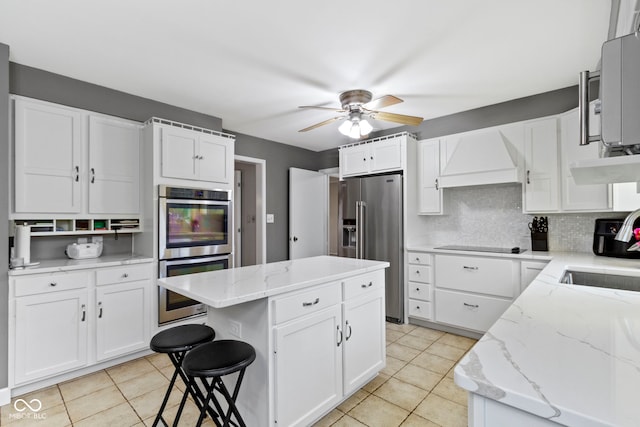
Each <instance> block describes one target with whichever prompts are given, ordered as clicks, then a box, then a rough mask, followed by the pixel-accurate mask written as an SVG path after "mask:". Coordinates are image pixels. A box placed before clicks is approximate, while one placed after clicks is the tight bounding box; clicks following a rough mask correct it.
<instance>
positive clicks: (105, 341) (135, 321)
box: [96, 280, 150, 361]
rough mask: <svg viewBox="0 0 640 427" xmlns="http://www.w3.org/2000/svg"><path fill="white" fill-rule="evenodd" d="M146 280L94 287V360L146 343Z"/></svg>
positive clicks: (129, 351) (138, 347) (138, 348)
mask: <svg viewBox="0 0 640 427" xmlns="http://www.w3.org/2000/svg"><path fill="white" fill-rule="evenodd" d="M148 283H149V282H148V281H145V280H141V281H138V282H129V283H119V284H115V285H107V286H100V287H98V288H97V289H96V317H97V319H96V360H98V361H101V360H105V359H109V358H113V357H116V356H120V355H122V354H126V353H131V352H133V351H136V350H141V349H144V348H147V347H148V345H149V344H148V342H147V340H148V336H149V321H148V319H149V310H150V306H149V303H148V300H149V298H148V295H147V293H148V292H149V291H148V288H149V286H148Z"/></svg>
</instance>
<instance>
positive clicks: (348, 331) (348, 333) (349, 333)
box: [344, 320, 351, 341]
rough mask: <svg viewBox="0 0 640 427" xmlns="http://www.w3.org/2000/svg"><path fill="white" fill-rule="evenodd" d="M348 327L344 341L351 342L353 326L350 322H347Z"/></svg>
mask: <svg viewBox="0 0 640 427" xmlns="http://www.w3.org/2000/svg"><path fill="white" fill-rule="evenodd" d="M346 325H347V336H346V338H345V339H344V340H345V341H349V338H351V325H350V324H349V321H348V320H347V322H346Z"/></svg>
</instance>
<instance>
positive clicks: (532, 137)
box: [523, 117, 560, 213]
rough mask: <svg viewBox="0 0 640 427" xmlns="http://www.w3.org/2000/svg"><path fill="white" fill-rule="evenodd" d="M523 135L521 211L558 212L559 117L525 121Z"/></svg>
mask: <svg viewBox="0 0 640 427" xmlns="http://www.w3.org/2000/svg"><path fill="white" fill-rule="evenodd" d="M524 129H525V138H524V148H525V154H524V158H525V178H524V179H525V182H524V184H523V192H524V203H523V204H524V206H523V210H524V212H532V213H537V212H557V211H558V210H559V208H560V194H559V185H558V183H559V180H558V178H559V176H558V175H559V172H558V119H557V118H556V117H551V118H546V119H541V120H535V121H531V122H527V123H525V125H524Z"/></svg>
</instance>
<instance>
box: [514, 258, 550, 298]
mask: <svg viewBox="0 0 640 427" xmlns="http://www.w3.org/2000/svg"><path fill="white" fill-rule="evenodd" d="M546 265H547V263H546V262H542V261H522V262H521V263H520V293H522V292H524V290H525V289H526V288H527V286H529V284H530V283H531V282H533V281H534V280H535V278H536V277H537V276H538V274H540V272H541V271H542V270H543V269H544V268H545V267H546Z"/></svg>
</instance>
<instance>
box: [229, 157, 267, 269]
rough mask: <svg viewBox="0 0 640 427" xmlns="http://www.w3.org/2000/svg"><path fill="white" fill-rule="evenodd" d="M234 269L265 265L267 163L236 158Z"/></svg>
mask: <svg viewBox="0 0 640 427" xmlns="http://www.w3.org/2000/svg"><path fill="white" fill-rule="evenodd" d="M234 169H235V177H236V179H235V185H234V189H235V191H234V217H235V230H234V238H235V241H236V244H235V245H234V248H235V249H234V252H235V253H234V267H244V266H247V265H256V264H264V263H265V262H266V259H267V242H266V240H267V236H266V202H265V199H266V161H265V160H264V159H256V158H252V157H246V156H235V167H234Z"/></svg>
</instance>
